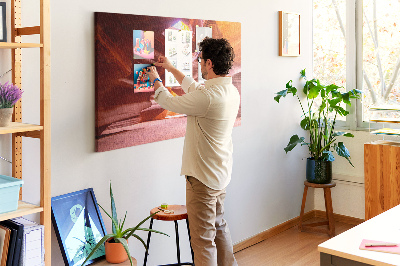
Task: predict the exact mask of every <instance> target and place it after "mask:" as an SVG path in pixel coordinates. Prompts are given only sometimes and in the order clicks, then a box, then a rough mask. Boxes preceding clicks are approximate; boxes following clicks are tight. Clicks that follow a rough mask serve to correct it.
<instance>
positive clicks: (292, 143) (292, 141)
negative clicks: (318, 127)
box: [284, 135, 304, 153]
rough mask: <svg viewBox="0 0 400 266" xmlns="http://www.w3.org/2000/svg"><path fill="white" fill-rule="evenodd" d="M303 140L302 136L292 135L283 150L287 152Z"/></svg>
mask: <svg viewBox="0 0 400 266" xmlns="http://www.w3.org/2000/svg"><path fill="white" fill-rule="evenodd" d="M303 141H304V137H301V138H299V136H297V135H293V136H292V137H291V138H290V140H289V143H288V145H287V146H286V148H284V150H285V151H286V153H288V152H289V151H291V150H293V148H294V147H296V146H297V144H299V143H302V142H303Z"/></svg>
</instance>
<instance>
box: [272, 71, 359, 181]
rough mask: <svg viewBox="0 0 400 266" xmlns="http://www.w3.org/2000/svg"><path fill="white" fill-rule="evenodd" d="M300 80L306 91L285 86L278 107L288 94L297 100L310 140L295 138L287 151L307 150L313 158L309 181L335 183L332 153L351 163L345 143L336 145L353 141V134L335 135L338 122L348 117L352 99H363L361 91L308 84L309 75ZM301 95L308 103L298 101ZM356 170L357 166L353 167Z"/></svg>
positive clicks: (278, 95)
mask: <svg viewBox="0 0 400 266" xmlns="http://www.w3.org/2000/svg"><path fill="white" fill-rule="evenodd" d="M300 78H301V79H304V81H305V84H304V87H303V88H302V89H301V90H300V91H299V90H297V88H296V87H294V86H293V85H292V83H293V81H292V80H290V81H289V82H288V83H286V89H284V90H281V91H279V92H277V93H276V96H275V97H274V99H275V101H277V102H278V103H279V101H280V99H281V98H282V97H286V96H287V95H289V94H292V95H293V96H295V97H297V99H298V102H299V104H300V107H301V116H302V117H303V119H302V120H301V122H300V126H301V128H302V129H304V130H305V131H308V133H309V135H310V138H309V140H306V138H305V137H300V136H299V135H297V134H295V135H293V136H292V137H291V138H290V140H289V143H288V145H287V146H286V148H284V150H285V152H286V153H288V152H289V151H291V150H292V149H293V148H294V147H296V146H297V145H301V146H308V150H309V152H310V158H308V159H307V175H306V177H307V180H308V181H309V182H313V183H329V182H330V181H331V180H332V162H333V161H334V160H335V157H334V155H333V151H335V152H336V153H337V154H338V155H339V156H342V157H344V158H346V159H347V161H348V162H349V163H350V164H351V165H352V166H353V164H352V163H351V161H350V152H349V150H348V149H347V148H346V146H345V145H344V143H343V142H341V141H337V137H339V136H344V137H351V138H352V137H354V135H353V134H351V133H348V132H342V131H335V125H336V119H337V118H338V117H340V116H342V117H344V116H346V115H348V114H349V112H348V111H347V110H346V109H345V106H346V105H349V106H350V105H351V102H350V99H352V98H360V96H361V91H359V90H356V89H353V90H350V91H347V92H344V93H343V92H341V91H340V88H341V87H339V86H337V85H335V84H330V85H323V84H321V83H320V81H319V80H318V79H311V80H307V78H306V71H305V69H303V70H302V71H300ZM299 93H300V94H303V95H304V96H305V98H306V101H305V103H304V102H302V100H301V99H300V97H299ZM353 167H354V166H353Z"/></svg>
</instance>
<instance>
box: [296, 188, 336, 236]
mask: <svg viewBox="0 0 400 266" xmlns="http://www.w3.org/2000/svg"><path fill="white" fill-rule="evenodd" d="M335 186H336V183H335V182H333V181H332V182H331V183H329V184H314V183H310V182H307V181H304V193H303V202H302V204H301V212H300V221H299V231H310V232H320V233H327V234H328V235H329V236H330V237H332V236H334V235H335V220H334V219H333V208H332V196H331V188H332V187H335ZM308 187H313V188H323V189H324V197H325V210H326V218H327V219H328V221H324V222H317V223H309V224H304V225H303V216H304V206H305V205H306V198H307V191H308ZM319 225H328V229H322V228H315V226H319Z"/></svg>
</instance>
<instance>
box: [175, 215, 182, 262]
mask: <svg viewBox="0 0 400 266" xmlns="http://www.w3.org/2000/svg"><path fill="white" fill-rule="evenodd" d="M174 222H175V235H176V255H177V257H178V265H181V251H180V249H179V233H178V221H174Z"/></svg>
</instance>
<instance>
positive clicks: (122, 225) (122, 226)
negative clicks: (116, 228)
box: [120, 211, 128, 231]
mask: <svg viewBox="0 0 400 266" xmlns="http://www.w3.org/2000/svg"><path fill="white" fill-rule="evenodd" d="M127 214H128V212H127V211H126V212H125V217H124V221H123V222H122V224H121V227H120V229H121V231H122V228H124V224H125V220H126V215H127Z"/></svg>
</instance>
